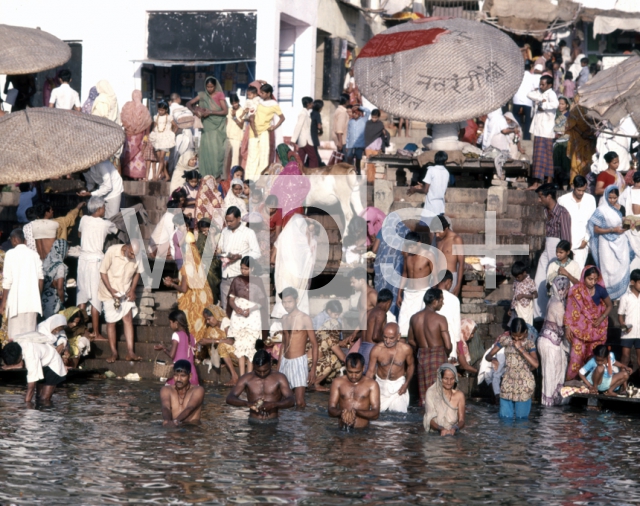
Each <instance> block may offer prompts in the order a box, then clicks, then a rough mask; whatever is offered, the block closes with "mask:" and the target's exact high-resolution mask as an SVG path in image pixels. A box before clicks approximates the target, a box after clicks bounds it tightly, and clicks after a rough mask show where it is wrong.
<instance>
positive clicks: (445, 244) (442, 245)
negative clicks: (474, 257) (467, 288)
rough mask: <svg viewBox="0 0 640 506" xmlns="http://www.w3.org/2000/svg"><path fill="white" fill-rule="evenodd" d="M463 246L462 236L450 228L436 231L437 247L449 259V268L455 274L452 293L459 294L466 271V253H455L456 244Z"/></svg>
mask: <svg viewBox="0 0 640 506" xmlns="http://www.w3.org/2000/svg"><path fill="white" fill-rule="evenodd" d="M456 245H457V246H463V242H462V238H461V237H460V236H459V235H458V234H456V233H455V232H454V231H453V230H451V229H450V228H447V229H446V230H444V231H443V232H438V233H436V247H437V248H438V249H439V250H440V251H441V252H442V254H443V255H444V256H445V258H446V259H447V270H448V271H449V272H451V274H453V281H454V282H453V284H452V286H451V293H454V294H456V295H457V294H458V293H459V291H460V286H461V285H462V273H463V272H464V255H462V254H456V253H454V249H455V248H454V246H456Z"/></svg>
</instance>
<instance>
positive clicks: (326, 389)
mask: <svg viewBox="0 0 640 506" xmlns="http://www.w3.org/2000/svg"><path fill="white" fill-rule="evenodd" d="M315 391H316V392H328V391H329V389H328V388H327V387H323V386H320V385H315Z"/></svg>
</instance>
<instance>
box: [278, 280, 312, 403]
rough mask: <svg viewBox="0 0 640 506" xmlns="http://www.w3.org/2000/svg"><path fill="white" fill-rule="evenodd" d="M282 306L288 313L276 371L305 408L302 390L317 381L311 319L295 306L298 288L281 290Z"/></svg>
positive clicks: (284, 319)
mask: <svg viewBox="0 0 640 506" xmlns="http://www.w3.org/2000/svg"><path fill="white" fill-rule="evenodd" d="M281 298H282V305H283V306H284V309H285V311H286V312H287V315H286V316H285V317H284V318H283V319H282V329H283V334H284V336H283V338H282V350H281V352H280V360H279V361H278V371H280V372H281V373H282V374H284V375H285V376H286V377H287V380H288V381H289V386H290V387H291V388H293V391H294V392H295V396H296V406H297V407H298V408H304V407H306V405H307V403H306V402H305V400H304V390H305V388H307V385H312V384H314V383H315V381H316V366H317V365H318V341H317V340H316V334H315V332H314V330H313V322H312V321H311V318H309V315H308V314H305V313H303V312H302V311H300V310H299V309H298V291H297V290H296V289H295V288H292V287H287V288H285V289H284V290H282V296H281ZM307 342H309V343H311V372H309V363H308V360H307V353H306V350H307Z"/></svg>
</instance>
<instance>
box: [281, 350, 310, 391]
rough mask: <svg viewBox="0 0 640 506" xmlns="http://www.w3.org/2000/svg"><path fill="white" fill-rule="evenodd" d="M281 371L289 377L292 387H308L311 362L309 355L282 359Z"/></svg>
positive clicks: (283, 357)
mask: <svg viewBox="0 0 640 506" xmlns="http://www.w3.org/2000/svg"><path fill="white" fill-rule="evenodd" d="M280 372H281V373H282V374H284V375H285V376H286V377H287V380H288V381H289V386H290V387H291V388H298V387H306V386H307V383H308V382H309V362H308V361H307V356H306V355H302V356H301V357H298V358H292V359H289V358H286V357H285V356H284V355H283V356H282V358H281V359H280Z"/></svg>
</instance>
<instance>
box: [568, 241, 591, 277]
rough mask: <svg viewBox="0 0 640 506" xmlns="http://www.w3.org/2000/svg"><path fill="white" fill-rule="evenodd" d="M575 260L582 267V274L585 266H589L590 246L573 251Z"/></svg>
mask: <svg viewBox="0 0 640 506" xmlns="http://www.w3.org/2000/svg"><path fill="white" fill-rule="evenodd" d="M571 251H572V252H573V259H574V260H575V261H576V262H577V263H578V265H579V266H580V272H582V269H584V266H585V265H587V257H588V256H589V246H586V247H584V248H582V249H573V250H571Z"/></svg>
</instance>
